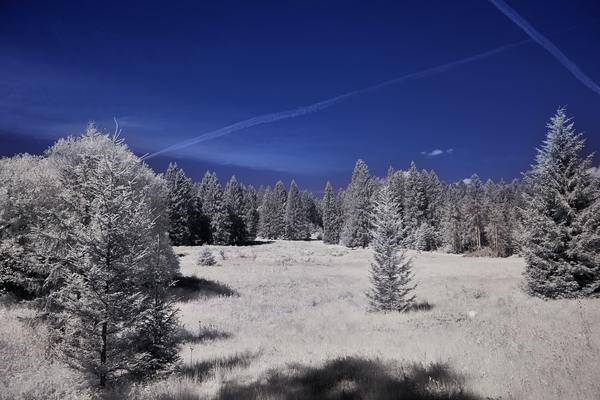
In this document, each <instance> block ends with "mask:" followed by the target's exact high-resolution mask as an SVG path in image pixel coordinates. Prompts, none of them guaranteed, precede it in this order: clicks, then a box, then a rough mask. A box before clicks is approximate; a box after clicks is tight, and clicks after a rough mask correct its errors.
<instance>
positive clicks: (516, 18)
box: [490, 0, 600, 94]
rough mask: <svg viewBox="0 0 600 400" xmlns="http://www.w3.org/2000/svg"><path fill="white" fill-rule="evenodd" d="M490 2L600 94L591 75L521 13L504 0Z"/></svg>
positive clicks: (582, 81) (576, 76)
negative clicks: (581, 68)
mask: <svg viewBox="0 0 600 400" xmlns="http://www.w3.org/2000/svg"><path fill="white" fill-rule="evenodd" d="M490 2H491V3H492V4H493V5H494V6H495V7H496V8H497V9H498V10H500V11H501V12H502V13H503V14H504V15H506V16H507V17H508V18H509V19H510V20H511V21H512V22H514V23H515V24H516V25H517V26H518V27H519V28H521V29H522V30H523V31H525V33H526V34H527V35H529V37H530V38H531V39H533V40H534V41H536V42H537V43H538V44H540V45H541V46H542V47H543V48H545V49H546V50H548V52H549V53H550V54H552V55H553V56H554V58H556V59H557V60H558V62H560V63H561V64H562V65H563V66H564V67H565V68H566V69H568V70H569V71H570V72H571V73H572V74H573V75H574V76H575V78H577V79H579V81H581V83H583V84H584V85H585V86H587V87H588V88H590V89H591V90H593V91H594V92H596V93H597V94H600V86H598V84H596V82H594V81H593V80H592V79H591V78H590V77H589V76H587V75H586V74H585V73H584V72H583V71H582V70H580V69H579V67H578V66H577V65H575V63H574V62H573V61H571V60H569V58H568V57H567V56H566V55H565V54H564V53H563V52H562V51H560V49H559V48H558V47H556V46H555V45H554V43H552V42H551V41H550V40H548V38H546V37H545V36H544V35H542V34H541V33H539V32H538V31H537V30H536V29H535V28H534V27H533V26H531V24H530V23H529V22H527V20H525V18H523V17H522V16H520V15H519V13H517V12H516V11H515V10H514V9H513V8H511V7H510V6H509V5H508V4H506V3H505V2H504V1H503V0H490Z"/></svg>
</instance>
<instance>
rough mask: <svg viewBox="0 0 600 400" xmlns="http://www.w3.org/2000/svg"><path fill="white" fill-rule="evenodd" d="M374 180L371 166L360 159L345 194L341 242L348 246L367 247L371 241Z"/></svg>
mask: <svg viewBox="0 0 600 400" xmlns="http://www.w3.org/2000/svg"><path fill="white" fill-rule="evenodd" d="M372 194H373V182H372V180H371V176H370V175H369V168H368V167H367V164H365V162H364V161H363V160H358V161H357V162H356V165H355V167H354V171H353V173H352V180H351V182H350V185H349V186H348V189H347V190H346V192H345V195H344V223H343V227H342V233H341V242H342V243H343V244H344V246H346V247H359V246H360V247H366V246H367V245H368V244H369V242H370V241H371V233H370V229H371V196H372Z"/></svg>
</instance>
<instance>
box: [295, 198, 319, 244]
mask: <svg viewBox="0 0 600 400" xmlns="http://www.w3.org/2000/svg"><path fill="white" fill-rule="evenodd" d="M300 201H301V203H302V210H303V212H304V216H305V224H304V225H303V230H304V232H303V234H302V236H303V237H304V238H306V239H309V238H310V236H311V234H312V233H313V232H316V231H318V230H319V229H320V228H321V227H322V226H323V217H322V216H321V211H320V210H319V206H318V204H317V201H316V200H315V197H314V196H313V194H312V193H311V192H309V191H308V190H303V191H302V193H301V194H300Z"/></svg>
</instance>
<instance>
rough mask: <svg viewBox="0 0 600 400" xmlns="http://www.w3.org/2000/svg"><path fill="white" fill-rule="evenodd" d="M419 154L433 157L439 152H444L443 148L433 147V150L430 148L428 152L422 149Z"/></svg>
mask: <svg viewBox="0 0 600 400" xmlns="http://www.w3.org/2000/svg"><path fill="white" fill-rule="evenodd" d="M421 154H422V155H424V156H427V157H435V156H439V155H440V154H444V150H440V149H435V150H431V151H429V152H427V151H422V152H421Z"/></svg>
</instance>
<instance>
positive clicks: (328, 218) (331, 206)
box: [321, 181, 342, 244]
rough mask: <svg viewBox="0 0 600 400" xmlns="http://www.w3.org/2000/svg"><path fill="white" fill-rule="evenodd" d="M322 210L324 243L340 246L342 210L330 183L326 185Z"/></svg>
mask: <svg viewBox="0 0 600 400" xmlns="http://www.w3.org/2000/svg"><path fill="white" fill-rule="evenodd" d="M321 208H322V213H323V243H329V244H338V243H339V242H340V230H341V225H342V210H341V204H340V203H339V199H338V198H337V196H336V195H335V193H334V192H333V187H332V186H331V183H330V182H329V181H328V182H327V184H326V185H325V194H324V195H323V199H322V201H321Z"/></svg>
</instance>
